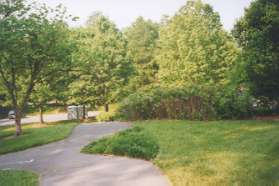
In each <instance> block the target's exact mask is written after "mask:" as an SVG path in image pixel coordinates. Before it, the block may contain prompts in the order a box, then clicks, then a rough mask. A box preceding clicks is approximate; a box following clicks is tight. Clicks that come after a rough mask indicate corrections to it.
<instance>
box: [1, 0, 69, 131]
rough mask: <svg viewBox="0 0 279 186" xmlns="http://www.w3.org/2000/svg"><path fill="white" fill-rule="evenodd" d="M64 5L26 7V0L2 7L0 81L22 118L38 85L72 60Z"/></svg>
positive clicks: (31, 5) (4, 3) (17, 119)
mask: <svg viewBox="0 0 279 186" xmlns="http://www.w3.org/2000/svg"><path fill="white" fill-rule="evenodd" d="M67 18H69V17H68V16H67V15H66V14H65V9H63V8H62V6H59V7H57V8H56V9H50V8H48V7H46V6H44V5H43V6H36V5H35V4H34V3H33V4H29V5H28V4H27V2H26V1H23V0H11V1H4V2H2V1H1V4H0V80H1V84H2V85H3V86H4V87H5V91H6V93H7V95H8V96H9V98H10V99H9V100H11V104H12V106H13V108H14V109H15V112H16V126H17V135H20V134H21V124H20V119H21V115H22V111H23V108H24V107H25V105H26V104H27V102H28V101H29V99H30V95H31V93H32V91H33V89H34V87H35V85H36V84H37V83H38V81H40V79H42V78H47V77H51V76H52V75H53V73H56V71H59V69H63V67H65V66H67V65H68V62H70V61H71V60H70V59H71V57H70V56H71V52H72V46H71V42H69V40H68V34H67V33H68V28H67V25H66V24H65V23H64V20H65V19H67Z"/></svg>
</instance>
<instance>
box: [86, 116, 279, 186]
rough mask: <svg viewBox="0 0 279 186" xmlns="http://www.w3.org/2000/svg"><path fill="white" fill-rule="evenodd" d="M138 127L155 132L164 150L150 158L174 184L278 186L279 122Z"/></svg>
mask: <svg viewBox="0 0 279 186" xmlns="http://www.w3.org/2000/svg"><path fill="white" fill-rule="evenodd" d="M136 126H140V127H142V128H144V131H146V132H147V133H149V134H151V135H152V136H153V137H155V140H156V141H157V143H158V144H159V147H160V149H159V154H158V155H157V157H156V158H155V159H153V160H152V161H153V162H154V163H155V164H156V165H157V166H158V167H160V168H161V170H162V171H163V172H164V173H165V174H166V175H167V176H168V177H169V179H170V181H171V182H172V183H173V185H174V186H186V185H189V186H208V185H209V186H210V185H214V186H215V185H216V186H219V185H225V186H227V185H228V186H230V185H232V186H238V185H239V186H242V185H243V186H246V185H247V186H267V185H268V186H276V185H278V186H279V122H263V121H216V122H191V121H142V122H136ZM128 136H130V135H128ZM116 137H117V135H116ZM110 139H115V138H111V137H110ZM102 140H103V141H104V140H105V139H102ZM127 140H131V139H130V138H127ZM106 141H109V139H108V140H106ZM115 141H119V140H115ZM122 141H123V139H122ZM100 144H102V143H101V142H100V143H98V142H97V143H96V145H97V146H96V148H97V147H99V146H98V145H100ZM116 144H117V143H116ZM91 145H92V144H91ZM115 149H117V147H115ZM91 150H93V151H94V145H93V146H91ZM93 151H92V152H93Z"/></svg>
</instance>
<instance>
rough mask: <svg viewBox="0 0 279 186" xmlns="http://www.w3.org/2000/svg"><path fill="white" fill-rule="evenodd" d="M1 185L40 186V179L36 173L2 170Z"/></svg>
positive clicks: (0, 173)
mask: <svg viewBox="0 0 279 186" xmlns="http://www.w3.org/2000/svg"><path fill="white" fill-rule="evenodd" d="M0 185H1V186H2V185H3V186H38V185H39V177H38V175H36V174H35V173H32V172H27V171H20V170H7V171H1V170H0Z"/></svg>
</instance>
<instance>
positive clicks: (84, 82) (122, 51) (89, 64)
mask: <svg viewBox="0 0 279 186" xmlns="http://www.w3.org/2000/svg"><path fill="white" fill-rule="evenodd" d="M74 37H75V38H76V40H77V42H78V47H79V49H78V51H77V52H76V53H75V59H76V71H75V72H76V73H74V74H73V75H74V76H75V77H76V78H78V79H79V80H78V81H75V82H74V83H73V84H72V85H71V91H72V93H71V94H72V102H73V103H76V104H80V103H91V104H98V105H104V104H110V103H112V102H113V101H115V100H116V99H117V95H118V93H119V91H120V89H121V87H122V86H124V85H125V84H127V82H128V77H129V75H130V74H131V73H132V72H133V66H132V63H131V61H130V60H129V58H128V57H127V54H126V50H127V48H126V47H127V42H126V40H125V38H124V36H123V34H122V33H121V32H120V31H119V30H118V29H117V28H116V26H115V25H114V24H113V23H112V22H111V21H110V20H109V19H108V18H106V17H105V16H103V15H102V14H100V13H96V14H94V15H93V16H91V17H90V18H89V20H88V25H87V27H86V28H81V29H78V30H76V34H75V36H74ZM77 99H78V100H77Z"/></svg>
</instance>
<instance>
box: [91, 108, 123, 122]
mask: <svg viewBox="0 0 279 186" xmlns="http://www.w3.org/2000/svg"><path fill="white" fill-rule="evenodd" d="M117 116H118V113H117V112H116V111H114V110H110V111H109V112H101V113H100V114H98V115H97V116H96V119H97V121H99V122H103V121H114V120H116V119H117Z"/></svg>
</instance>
